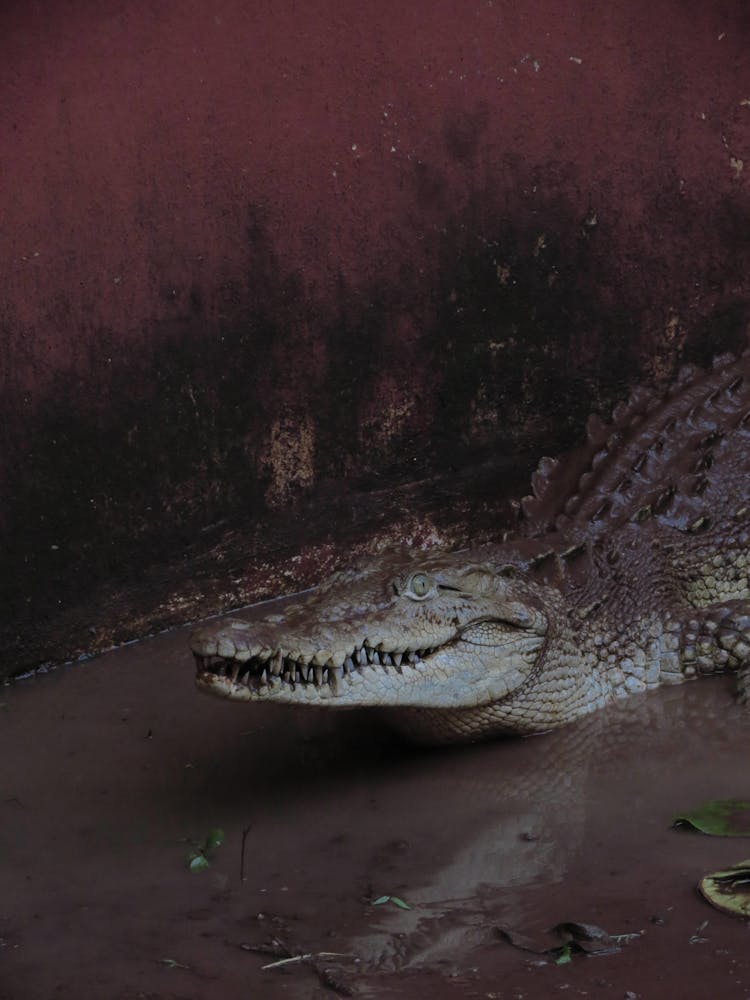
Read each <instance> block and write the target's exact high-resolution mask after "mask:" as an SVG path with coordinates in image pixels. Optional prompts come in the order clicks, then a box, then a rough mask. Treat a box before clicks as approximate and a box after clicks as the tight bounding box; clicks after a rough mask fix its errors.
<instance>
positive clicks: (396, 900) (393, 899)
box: [372, 896, 411, 910]
mask: <svg viewBox="0 0 750 1000" xmlns="http://www.w3.org/2000/svg"><path fill="white" fill-rule="evenodd" d="M383 903H393V905H394V906H398V907H399V909H401V910H410V909H411V907H410V906H409V904H408V903H405V902H404V900H403V899H401V897H400V896H378V898H377V899H373V901H372V905H373V906H382V905H383Z"/></svg>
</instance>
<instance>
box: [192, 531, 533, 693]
mask: <svg viewBox="0 0 750 1000" xmlns="http://www.w3.org/2000/svg"><path fill="white" fill-rule="evenodd" d="M499 551H500V550H498V549H496V548H492V547H487V548H485V549H477V550H475V551H474V552H462V553H440V554H434V553H430V554H426V553H423V552H404V553H401V554H388V555H382V556H380V557H378V558H376V559H373V560H372V561H369V562H368V563H367V564H366V565H365V566H360V567H356V568H354V569H351V570H347V571H344V572H340V573H337V574H335V575H334V576H332V577H331V578H330V579H328V580H327V581H326V582H325V583H323V584H322V585H321V586H320V587H319V588H318V589H317V590H315V591H314V592H311V593H310V594H308V595H307V596H305V597H303V598H302V599H300V600H298V601H297V602H296V603H294V604H290V605H287V606H286V608H284V610H283V612H282V613H274V614H268V615H266V616H265V617H258V618H253V619H247V620H244V619H242V618H239V617H233V618H228V619H224V620H223V621H222V622H221V623H219V624H215V625H209V626H208V627H204V628H203V629H201V630H200V631H198V632H196V633H195V634H194V635H193V636H192V637H191V648H192V650H193V653H194V656H195V659H196V663H197V685H198V687H199V689H200V690H202V691H204V692H208V693H210V694H214V695H217V696H219V697H223V698H229V699H231V700H234V701H268V702H276V703H285V704H293V705H313V706H315V705H319V706H326V707H331V708H334V707H341V708H354V707H358V706H378V707H392V708H429V709H433V710H434V709H438V710H439V709H442V708H445V709H451V708H460V709H467V708H468V709H473V708H477V707H480V706H483V705H488V704H490V703H495V702H498V701H502V700H503V699H505V698H507V697H508V696H510V695H512V694H513V693H514V692H516V691H518V689H519V688H521V687H522V686H523V685H524V684H525V682H526V681H527V680H528V678H529V677H530V675H531V674H532V672H533V671H534V667H535V665H536V663H537V660H538V658H539V656H540V653H541V650H542V648H543V646H544V642H545V636H546V633H547V628H548V618H547V615H546V614H545V611H544V607H543V603H542V600H541V599H540V588H539V586H538V585H537V586H536V587H534V588H532V586H531V585H530V583H529V582H527V581H526V580H525V578H524V574H523V572H519V571H518V570H519V567H516V566H514V565H512V564H510V563H507V562H503V560H502V559H501V558H500V557H499Z"/></svg>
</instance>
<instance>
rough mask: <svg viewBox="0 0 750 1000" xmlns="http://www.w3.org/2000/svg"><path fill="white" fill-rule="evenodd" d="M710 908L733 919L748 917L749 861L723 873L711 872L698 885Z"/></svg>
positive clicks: (749, 899)
mask: <svg viewBox="0 0 750 1000" xmlns="http://www.w3.org/2000/svg"><path fill="white" fill-rule="evenodd" d="M698 890H699V892H700V893H701V895H702V896H704V897H705V898H706V899H707V900H708V902H709V903H710V904H711V906H715V907H716V909H717V910H721V912H722V913H729V914H731V915H732V916H734V917H750V859H748V860H747V861H740V862H739V863H738V864H736V865H733V866H732V867H731V868H727V869H726V870H725V871H721V872H712V873H711V874H710V875H704V877H703V878H702V879H701V880H700V882H699V883H698Z"/></svg>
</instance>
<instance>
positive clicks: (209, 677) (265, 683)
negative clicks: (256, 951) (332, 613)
mask: <svg viewBox="0 0 750 1000" xmlns="http://www.w3.org/2000/svg"><path fill="white" fill-rule="evenodd" d="M191 647H192V649H193V655H194V657H195V661H196V668H197V673H196V684H197V686H198V688H199V689H200V690H202V691H205V692H208V693H211V694H215V695H217V696H219V697H224V698H231V699H233V700H236V701H255V700H261V699H262V700H266V699H273V700H278V701H294V702H323V701H327V700H329V699H332V698H339V697H344V698H345V696H346V694H347V691H348V689H349V688H350V687H351V686H352V685H354V684H356V682H357V680H359V679H360V677H361V675H362V673H363V672H364V671H370V670H380V671H382V672H384V673H385V674H394V675H398V676H402V677H403V676H404V675H405V673H406V674H407V675H408V674H409V673H411V672H412V671H420V670H422V669H423V668H424V667H425V663H426V658H427V657H428V656H430V655H431V654H432V653H433V652H434V650H435V649H436V648H437V647H435V646H425V647H421V648H420V647H418V646H416V647H415V648H408V647H404V646H402V647H401V648H398V649H396V648H393V647H391V648H390V649H389V648H388V647H384V644H383V643H382V642H381V643H378V644H377V645H372V644H371V643H370V642H369V641H368V640H364V641H363V642H361V643H360V644H355V643H354V642H352V644H351V645H350V646H348V647H347V649H348V652H346V651H340V652H338V653H335V652H331V651H330V650H323V649H315V650H314V651H308V652H307V653H301V652H299V650H295V649H292V648H291V644H287V647H286V648H285V647H284V646H279V647H277V648H275V649H272V648H270V647H269V646H268V645H255V644H253V643H248V642H243V643H239V644H238V643H235V642H232V641H231V640H230V639H229V638H228V637H226V636H224V637H222V633H219V635H218V636H216V635H212V634H210V633H196V635H195V636H193V637H192V639H191Z"/></svg>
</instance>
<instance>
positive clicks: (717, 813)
mask: <svg viewBox="0 0 750 1000" xmlns="http://www.w3.org/2000/svg"><path fill="white" fill-rule="evenodd" d="M672 825H673V826H675V827H676V828H677V829H679V828H680V827H688V828H691V827H692V828H693V829H695V830H700V832H701V833H707V834H710V835H711V836H714V837H750V802H746V801H744V800H743V799H716V800H715V801H713V802H706V803H705V804H704V805H702V806H698V808H697V809H691V810H690V811H687V812H684V813H681V814H680V815H679V816H675V818H674V819H673V821H672Z"/></svg>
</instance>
